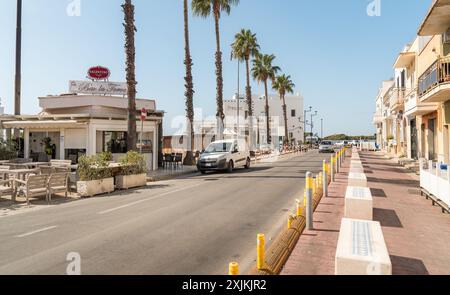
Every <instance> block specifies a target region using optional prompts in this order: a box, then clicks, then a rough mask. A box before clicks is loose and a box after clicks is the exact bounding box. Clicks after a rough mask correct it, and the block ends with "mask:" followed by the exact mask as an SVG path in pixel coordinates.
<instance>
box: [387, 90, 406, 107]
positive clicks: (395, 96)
mask: <svg viewBox="0 0 450 295" xmlns="http://www.w3.org/2000/svg"><path fill="white" fill-rule="evenodd" d="M407 92H408V90H407V89H406V88H391V89H390V90H389V92H388V94H387V95H388V96H389V105H390V107H391V109H396V108H398V107H401V106H402V105H403V103H404V102H405V98H406V93H407Z"/></svg>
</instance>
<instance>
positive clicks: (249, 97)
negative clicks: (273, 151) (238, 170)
mask: <svg viewBox="0 0 450 295" xmlns="http://www.w3.org/2000/svg"><path fill="white" fill-rule="evenodd" d="M245 66H246V70H247V87H246V88H245V94H246V97H247V107H248V116H249V118H248V122H249V124H248V125H249V138H250V142H249V146H250V152H253V151H254V149H255V147H254V138H253V101H252V87H251V86H250V58H246V59H245Z"/></svg>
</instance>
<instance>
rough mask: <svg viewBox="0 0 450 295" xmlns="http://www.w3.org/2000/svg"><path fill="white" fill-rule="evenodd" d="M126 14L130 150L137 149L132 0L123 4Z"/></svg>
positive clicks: (134, 30)
mask: <svg viewBox="0 0 450 295" xmlns="http://www.w3.org/2000/svg"><path fill="white" fill-rule="evenodd" d="M122 9H123V12H124V15H125V19H124V20H125V23H124V24H123V26H124V29H125V53H126V66H127V67H126V73H127V84H128V134H127V146H128V150H136V148H137V147H136V142H137V139H136V137H137V134H136V84H137V82H136V73H135V72H136V65H135V61H136V48H135V45H134V36H135V32H136V26H135V25H134V5H133V4H132V3H131V0H125V3H124V4H123V5H122Z"/></svg>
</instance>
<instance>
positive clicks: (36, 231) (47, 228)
mask: <svg viewBox="0 0 450 295" xmlns="http://www.w3.org/2000/svg"><path fill="white" fill-rule="evenodd" d="M57 227H58V226H56V225H54V226H49V227H46V228H41V229H38V230H35V231H32V232H29V233H25V234H22V235H18V236H16V238H24V237H28V236H31V235H34V234H37V233H41V232H43V231H47V230H51V229H54V228H57Z"/></svg>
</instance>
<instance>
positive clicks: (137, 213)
mask: <svg viewBox="0 0 450 295" xmlns="http://www.w3.org/2000/svg"><path fill="white" fill-rule="evenodd" d="M325 158H326V159H329V155H319V154H317V152H310V153H308V154H306V155H302V156H290V157H287V158H283V159H281V160H278V161H276V162H272V161H266V162H263V163H260V164H258V165H254V166H253V167H252V169H251V170H237V171H236V172H234V173H233V174H220V173H214V174H207V175H204V176H200V175H195V176H190V177H184V178H180V179H175V180H170V181H163V182H158V183H155V184H152V185H151V186H149V187H147V188H145V189H138V190H134V191H131V192H130V191H128V192H121V193H116V194H113V195H111V196H107V197H98V198H92V199H85V200H80V201H75V202H71V203H66V204H63V205H58V206H53V207H49V208H45V209H42V210H39V211H34V212H27V213H24V214H18V215H12V216H8V217H4V218H0V274H59V275H63V274H66V269H67V266H68V265H69V262H68V261H67V255H68V254H69V253H72V252H75V253H79V255H80V257H81V273H82V274H138V275H139V274H189V275H195V274H226V273H227V269H228V263H229V262H231V261H237V262H239V263H240V268H241V272H242V273H245V272H246V271H248V270H249V269H250V268H251V267H252V266H253V265H254V262H255V256H256V253H255V252H256V250H255V249H256V235H257V233H265V234H266V239H268V241H267V242H268V243H270V239H271V238H273V237H275V236H276V235H277V233H278V232H279V230H280V229H281V227H282V226H285V224H286V218H287V216H288V213H289V212H290V211H291V210H293V208H294V205H295V199H298V198H300V197H301V195H302V192H303V187H304V182H305V179H304V177H305V172H306V171H313V172H318V171H320V169H321V165H322V161H323V159H325Z"/></svg>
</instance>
